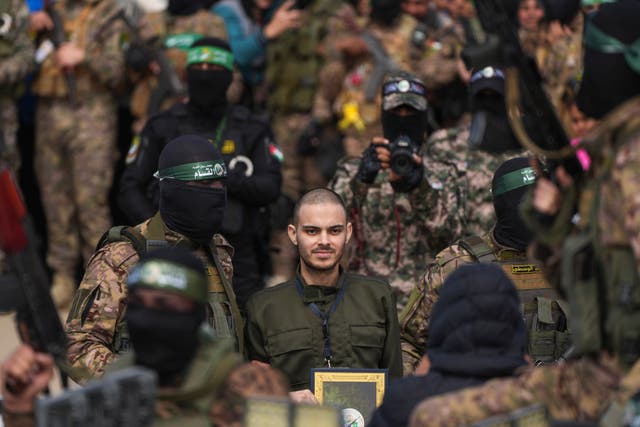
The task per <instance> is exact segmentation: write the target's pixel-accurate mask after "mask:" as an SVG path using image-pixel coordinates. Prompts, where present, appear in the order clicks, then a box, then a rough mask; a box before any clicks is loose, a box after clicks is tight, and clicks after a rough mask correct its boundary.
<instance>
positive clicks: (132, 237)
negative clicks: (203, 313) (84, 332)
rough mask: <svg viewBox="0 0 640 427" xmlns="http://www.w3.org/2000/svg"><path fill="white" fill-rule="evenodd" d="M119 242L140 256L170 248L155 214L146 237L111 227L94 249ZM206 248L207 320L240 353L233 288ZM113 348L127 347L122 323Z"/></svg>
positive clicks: (241, 338) (238, 317)
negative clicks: (231, 340) (230, 340)
mask: <svg viewBox="0 0 640 427" xmlns="http://www.w3.org/2000/svg"><path fill="white" fill-rule="evenodd" d="M123 241H124V242H129V243H131V245H132V246H133V248H134V249H135V251H136V252H137V253H138V255H139V256H143V255H144V254H146V253H147V252H149V251H152V250H154V249H158V248H161V247H167V246H170V243H169V242H167V241H166V240H165V228H164V224H163V223H162V220H161V219H160V215H159V214H156V216H154V217H153V218H152V219H151V221H150V222H149V225H148V230H147V232H146V235H143V234H142V233H140V232H139V231H138V230H137V229H135V228H134V227H128V226H117V227H112V228H111V229H110V230H109V231H108V232H107V233H105V234H104V235H103V236H102V238H101V239H100V242H98V246H97V247H96V250H97V249H100V248H102V247H103V246H105V245H107V244H109V243H114V242H123ZM182 244H184V245H186V246H187V249H189V250H192V249H193V247H192V246H191V244H190V243H189V242H187V241H183V242H180V243H179V245H182ZM208 249H209V250H208V251H207V252H208V257H207V258H208V259H209V264H212V265H214V266H215V268H214V267H210V266H208V267H207V275H208V276H209V304H208V306H207V320H208V323H209V326H211V328H212V330H213V334H214V336H215V337H220V338H234V339H235V342H236V344H237V347H238V350H239V351H240V352H241V353H242V352H244V331H243V321H242V316H241V315H240V309H239V308H238V304H237V303H236V298H235V294H234V292H233V287H232V285H231V282H230V281H229V280H228V279H227V277H226V276H225V275H224V273H223V268H222V265H221V263H220V260H219V259H218V255H217V253H216V247H215V246H214V244H213V243H211V244H210V246H209V248H208ZM205 265H206V264H205ZM89 306H90V303H88V304H87V307H89ZM113 348H115V349H116V352H125V351H128V350H129V348H130V343H129V333H128V331H127V327H126V322H125V321H123V322H121V323H120V324H118V325H117V330H116V333H115V336H114V341H113Z"/></svg>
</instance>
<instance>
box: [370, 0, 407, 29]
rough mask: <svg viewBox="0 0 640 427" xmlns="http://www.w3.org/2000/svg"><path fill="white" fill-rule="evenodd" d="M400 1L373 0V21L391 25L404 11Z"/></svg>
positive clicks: (371, 16) (371, 15)
mask: <svg viewBox="0 0 640 427" xmlns="http://www.w3.org/2000/svg"><path fill="white" fill-rule="evenodd" d="M400 3H401V2H400V0H371V12H370V13H369V17H370V18H371V20H372V21H374V22H377V23H380V24H382V25H384V26H387V27H389V26H391V25H392V24H393V22H394V21H395V20H396V18H398V16H400V14H401V13H402V6H401V4H400Z"/></svg>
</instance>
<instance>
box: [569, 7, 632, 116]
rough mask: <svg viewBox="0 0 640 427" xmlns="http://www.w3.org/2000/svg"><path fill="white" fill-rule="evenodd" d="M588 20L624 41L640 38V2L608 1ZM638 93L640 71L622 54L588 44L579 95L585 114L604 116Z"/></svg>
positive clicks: (579, 105)
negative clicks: (603, 50) (634, 68)
mask: <svg viewBox="0 0 640 427" xmlns="http://www.w3.org/2000/svg"><path fill="white" fill-rule="evenodd" d="M586 21H587V22H586V23H585V25H586V26H588V25H594V26H595V27H596V28H598V29H599V30H600V31H602V32H604V33H605V34H607V35H608V36H611V37H614V38H616V39H617V40H619V41H620V42H622V43H624V44H629V43H633V42H634V41H636V40H638V39H639V38H640V1H638V0H619V1H616V2H614V3H605V4H603V5H602V6H600V9H599V10H598V12H597V13H595V15H593V16H592V17H591V18H590V19H589V18H588V19H587V20H586ZM637 95H640V73H637V72H636V71H634V70H633V69H632V68H631V67H630V66H629V64H628V63H627V61H626V59H625V56H624V55H623V54H622V53H604V52H601V51H599V50H597V49H594V48H592V47H589V46H588V45H587V46H585V51H584V74H583V77H582V82H581V84H580V91H579V92H578V95H577V97H576V102H577V104H578V108H580V110H581V111H582V112H583V113H584V114H586V115H587V116H589V117H593V118H596V119H601V118H602V117H604V116H605V115H606V114H607V113H608V112H610V111H611V110H613V109H614V108H615V107H616V106H618V105H620V104H622V103H623V102H625V101H627V100H629V99H631V98H633V97H635V96H637Z"/></svg>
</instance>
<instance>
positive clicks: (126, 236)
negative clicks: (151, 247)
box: [96, 225, 147, 256]
mask: <svg viewBox="0 0 640 427" xmlns="http://www.w3.org/2000/svg"><path fill="white" fill-rule="evenodd" d="M115 242H130V243H131V244H132V245H133V248H134V249H135V250H136V252H137V253H138V255H140V256H142V255H144V254H146V253H147V239H146V237H144V236H143V235H142V234H141V233H140V232H139V231H138V230H136V229H135V228H133V227H129V226H128V225H118V226H116V227H111V228H110V229H109V231H107V232H106V233H104V234H103V235H102V237H101V238H100V241H98V244H97V245H96V251H98V250H99V249H101V248H102V247H104V246H105V245H107V244H109V243H115Z"/></svg>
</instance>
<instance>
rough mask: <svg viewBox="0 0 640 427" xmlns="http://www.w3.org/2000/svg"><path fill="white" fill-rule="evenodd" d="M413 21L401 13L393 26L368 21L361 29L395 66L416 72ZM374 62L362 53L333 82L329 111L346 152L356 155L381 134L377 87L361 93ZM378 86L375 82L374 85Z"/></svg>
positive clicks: (352, 155) (348, 154)
mask: <svg viewBox="0 0 640 427" xmlns="http://www.w3.org/2000/svg"><path fill="white" fill-rule="evenodd" d="M416 23H417V21H416V20H415V19H414V18H413V17H411V16H410V15H407V14H404V13H403V14H401V15H400V17H399V18H398V19H397V21H396V23H395V24H394V25H393V26H390V27H383V26H381V25H379V24H377V23H375V22H369V23H368V24H367V25H366V27H365V28H364V31H365V32H366V33H368V34H370V35H372V36H373V37H374V38H376V39H377V40H378V41H379V42H380V44H381V45H382V46H383V48H384V50H385V52H386V53H387V55H388V56H389V57H390V58H391V60H392V61H393V63H394V64H395V67H396V68H397V69H399V70H405V71H408V72H412V73H413V74H416V75H417V74H418V73H416V67H415V64H414V62H413V61H412V60H411V58H410V56H409V47H410V43H411V35H412V33H413V30H414V28H415V26H416ZM375 65H376V64H375V62H374V61H373V56H372V55H371V54H369V55H366V56H364V57H362V58H359V61H357V62H356V63H355V64H354V65H353V66H352V67H351V68H350V69H349V70H348V71H347V73H346V75H345V77H344V79H343V80H342V81H335V82H334V84H339V85H341V89H340V92H339V94H338V96H337V98H336V100H335V102H334V104H333V112H334V114H336V116H337V117H338V128H339V129H340V130H341V131H342V132H343V133H344V135H345V139H344V143H345V151H346V154H347V156H351V157H354V156H360V155H361V154H362V152H363V150H364V149H365V148H366V147H367V146H368V145H369V143H370V142H371V139H372V138H373V137H374V136H379V135H382V124H381V122H380V111H381V102H382V101H381V95H380V90H376V93H375V96H374V98H373V99H366V98H367V97H366V94H365V88H366V86H367V82H368V81H369V78H370V76H371V75H372V73H373V70H374V67H375ZM388 71H390V70H388ZM379 83H380V84H381V83H382V81H380V82H379ZM379 87H380V86H379V85H378V86H377V88H378V89H379ZM325 90H328V89H325Z"/></svg>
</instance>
